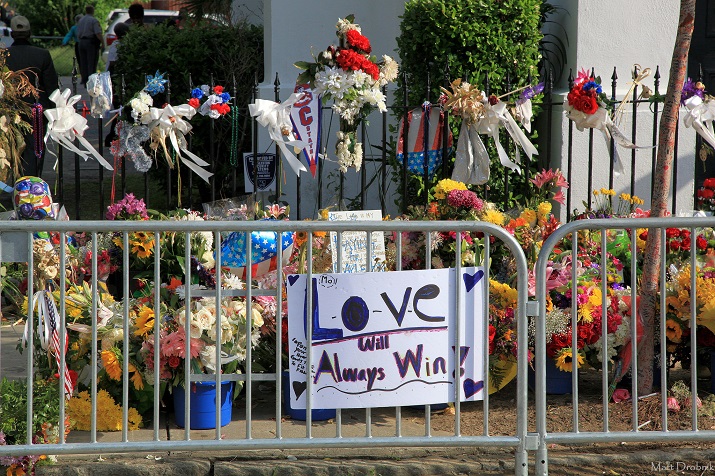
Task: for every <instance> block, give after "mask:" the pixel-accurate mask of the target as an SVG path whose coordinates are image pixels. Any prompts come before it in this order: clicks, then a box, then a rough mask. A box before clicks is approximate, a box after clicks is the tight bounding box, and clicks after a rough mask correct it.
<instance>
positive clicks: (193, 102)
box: [189, 98, 200, 109]
mask: <svg viewBox="0 0 715 476" xmlns="http://www.w3.org/2000/svg"><path fill="white" fill-rule="evenodd" d="M199 105H200V103H199V100H198V98H191V99H189V106H191V107H193V108H194V109H198V108H199Z"/></svg>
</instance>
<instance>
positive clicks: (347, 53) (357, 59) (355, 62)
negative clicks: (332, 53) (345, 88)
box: [335, 48, 365, 71]
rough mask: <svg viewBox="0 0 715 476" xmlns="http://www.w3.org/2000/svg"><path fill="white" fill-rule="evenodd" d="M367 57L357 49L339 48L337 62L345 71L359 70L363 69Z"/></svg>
mask: <svg viewBox="0 0 715 476" xmlns="http://www.w3.org/2000/svg"><path fill="white" fill-rule="evenodd" d="M364 60H365V57H364V56H362V55H361V54H360V53H358V52H357V51H353V50H348V49H344V48H343V49H341V50H338V53H337V57H336V58H335V62H336V63H337V64H338V66H340V67H341V68H342V69H343V70H345V71H351V70H352V71H358V70H360V69H361V66H362V64H363V61H364Z"/></svg>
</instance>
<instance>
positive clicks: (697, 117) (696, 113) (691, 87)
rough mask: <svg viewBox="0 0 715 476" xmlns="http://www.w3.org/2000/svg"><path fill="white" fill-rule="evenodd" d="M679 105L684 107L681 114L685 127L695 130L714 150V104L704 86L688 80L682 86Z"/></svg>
mask: <svg viewBox="0 0 715 476" xmlns="http://www.w3.org/2000/svg"><path fill="white" fill-rule="evenodd" d="M680 105H681V106H683V107H685V114H683V124H684V125H685V127H692V128H693V129H695V131H696V132H697V133H698V134H699V135H700V136H701V137H702V138H703V139H705V141H706V142H707V143H708V144H710V146H711V147H713V148H715V133H714V131H713V125H712V122H713V120H715V102H713V100H712V96H710V95H709V94H707V93H706V92H705V85H704V84H703V83H701V82H700V81H698V82H693V80H692V79H690V78H688V79H687V81H686V82H685V84H684V85H683V91H682V92H681V96H680Z"/></svg>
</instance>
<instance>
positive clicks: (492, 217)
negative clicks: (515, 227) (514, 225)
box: [482, 209, 505, 226]
mask: <svg viewBox="0 0 715 476" xmlns="http://www.w3.org/2000/svg"><path fill="white" fill-rule="evenodd" d="M482 220H484V221H486V222H489V223H494V224H495V225H500V226H501V225H503V224H504V222H505V218H504V214H503V213H502V212H500V211H499V210H494V209H487V210H485V211H484V214H483V215H482Z"/></svg>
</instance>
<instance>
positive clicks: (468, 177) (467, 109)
mask: <svg viewBox="0 0 715 476" xmlns="http://www.w3.org/2000/svg"><path fill="white" fill-rule="evenodd" d="M450 88H451V91H450V90H448V89H445V88H441V89H442V96H441V97H440V103H442V105H443V107H444V108H445V109H448V110H450V111H451V112H452V113H453V114H456V115H458V116H460V117H461V118H462V128H461V129H460V132H459V140H458V141H457V151H456V155H455V165H454V171H453V172H452V179H454V180H458V181H461V182H465V183H469V184H473V185H481V184H484V183H486V182H487V181H488V180H489V162H490V159H489V154H488V152H487V148H486V147H485V146H484V143H483V142H482V139H481V137H480V136H479V135H480V134H486V135H488V136H490V137H491V138H492V139H493V140H494V145H495V146H496V149H497V153H498V155H499V160H500V162H501V164H502V165H503V166H504V167H507V168H509V169H511V170H514V171H516V172H519V173H520V172H521V168H520V167H519V165H518V163H519V162H520V161H521V159H520V157H519V147H520V148H521V149H523V150H524V152H526V155H527V156H528V157H529V159H531V157H533V156H534V155H538V151H537V150H536V148H535V147H534V145H533V144H532V143H531V142H530V141H529V139H528V137H526V134H524V132H523V131H522V130H521V129H520V128H519V125H518V124H517V122H516V121H515V120H514V117H512V115H511V112H510V111H509V109H508V107H507V103H505V102H503V101H501V100H500V98H498V97H497V96H495V95H492V96H489V97H486V94H484V92H483V91H481V90H480V89H479V88H478V87H476V85H473V84H469V83H467V82H466V81H462V80H461V79H455V80H454V81H452V84H451V86H450ZM537 90H543V86H537V87H536V88H530V89H529V91H530V93H528V94H524V96H523V97H522V98H520V100H521V103H520V104H518V106H517V107H518V110H519V111H520V114H521V116H520V120H521V122H522V124H526V125H528V127H529V128H531V99H532V98H533V95H534V94H536V91H537ZM502 127H503V128H504V129H506V131H507V133H508V134H509V135H510V136H511V138H512V139H514V142H515V143H516V144H518V145H519V147H517V149H516V151H517V153H516V157H515V160H512V159H511V158H510V157H509V155H508V154H507V152H506V150H505V149H504V147H503V146H502V144H501V141H500V139H499V130H500V129H501V128H502Z"/></svg>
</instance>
